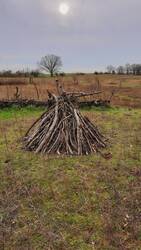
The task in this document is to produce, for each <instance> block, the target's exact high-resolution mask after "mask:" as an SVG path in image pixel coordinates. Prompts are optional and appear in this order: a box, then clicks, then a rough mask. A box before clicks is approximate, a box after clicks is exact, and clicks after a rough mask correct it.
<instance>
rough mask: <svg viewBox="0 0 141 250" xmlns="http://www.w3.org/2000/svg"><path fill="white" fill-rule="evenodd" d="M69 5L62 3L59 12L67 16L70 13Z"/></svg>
mask: <svg viewBox="0 0 141 250" xmlns="http://www.w3.org/2000/svg"><path fill="white" fill-rule="evenodd" d="M69 9H70V7H69V5H68V4H67V3H65V2H64V3H61V4H60V6H59V12H60V13H61V14H62V15H67V14H68V12H69Z"/></svg>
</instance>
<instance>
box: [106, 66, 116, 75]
mask: <svg viewBox="0 0 141 250" xmlns="http://www.w3.org/2000/svg"><path fill="white" fill-rule="evenodd" d="M107 72H108V73H109V74H112V73H114V72H115V67H114V66H112V65H108V66H107Z"/></svg>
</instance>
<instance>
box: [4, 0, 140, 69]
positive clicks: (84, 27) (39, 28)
mask: <svg viewBox="0 0 141 250" xmlns="http://www.w3.org/2000/svg"><path fill="white" fill-rule="evenodd" d="M61 2H67V3H68V4H69V5H70V12H69V14H68V15H67V16H62V15H61V14H60V13H59V11H58V8H59V4H60V3H61ZM140 12H141V0H66V1H65V0H64V1H63V0H62V1H61V0H52V1H50V0H0V70H2V69H4V68H7V69H8V68H9V69H17V68H20V69H21V68H23V67H30V68H32V67H33V68H35V67H36V63H37V62H38V61H39V60H40V58H41V57H42V56H44V55H46V54H48V53H54V54H56V55H60V56H61V57H62V60H63V65H64V70H66V71H94V70H95V69H105V67H106V65H108V64H113V65H119V64H125V63H127V62H130V63H134V62H136V63H141V52H140V46H141V45H140V44H141V14H140Z"/></svg>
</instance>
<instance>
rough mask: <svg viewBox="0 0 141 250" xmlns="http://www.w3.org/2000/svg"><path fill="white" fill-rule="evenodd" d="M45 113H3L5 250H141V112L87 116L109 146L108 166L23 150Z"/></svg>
mask: <svg viewBox="0 0 141 250" xmlns="http://www.w3.org/2000/svg"><path fill="white" fill-rule="evenodd" d="M43 111H44V110H43V109H36V108H24V109H21V110H17V109H16V108H13V109H8V110H7V109H6V110H2V111H0V118H1V130H0V176H1V177H0V178H1V181H0V190H1V197H2V207H3V209H1V214H0V220H1V222H2V223H1V230H0V231H1V232H2V231H3V234H2V238H1V239H2V240H1V247H3V249H6V250H9V249H12V250H16V249H17V250H19V249H39V250H40V249H44V250H46V249H55V250H58V249H59V250H63V249H67V250H68V249H69V250H73V249H74V250H75V249H76V250H79V249H82V250H85V249H86V250H89V249H92V250H93V249H96V250H119V249H125V250H126V249H128V250H132V249H136V250H140V249H141V247H140V246H141V225H140V214H141V199H140V197H141V190H140V187H141V184H140V183H141V153H140V148H141V139H140V138H141V132H140V131H141V123H140V120H141V109H128V108H125V109H124V108H110V109H100V108H92V109H85V110H84V109H83V110H82V112H83V114H85V115H87V116H89V118H90V119H91V120H92V121H93V122H94V123H95V124H96V125H97V126H98V127H99V129H100V130H101V131H102V133H103V134H104V135H105V136H106V137H108V138H109V141H110V143H109V146H108V148H107V152H111V153H112V156H113V157H112V159H110V160H106V159H104V158H102V157H101V156H100V155H91V156H84V157H57V156H50V157H47V156H42V155H35V154H33V153H29V152H25V151H24V150H22V148H21V147H22V144H21V142H20V141H19V139H20V138H21V137H22V136H23V135H24V133H25V131H26V129H27V128H28V127H29V126H30V124H31V123H32V122H33V120H34V119H35V118H36V117H38V116H39V115H40V114H41V113H42V112H43ZM11 113H12V115H11ZM13 113H14V114H16V119H15V118H14V117H15V115H13ZM30 116H32V118H30Z"/></svg>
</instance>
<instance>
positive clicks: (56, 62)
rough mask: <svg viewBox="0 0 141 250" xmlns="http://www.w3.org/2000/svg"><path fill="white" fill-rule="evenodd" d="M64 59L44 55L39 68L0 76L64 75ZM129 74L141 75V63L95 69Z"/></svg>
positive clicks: (0, 75) (5, 72)
mask: <svg viewBox="0 0 141 250" xmlns="http://www.w3.org/2000/svg"><path fill="white" fill-rule="evenodd" d="M62 65H63V64H62V59H61V57H59V56H56V55H53V54H48V55H46V56H43V57H42V58H41V60H40V62H38V69H37V70H32V71H30V70H26V71H25V70H23V71H19V70H18V71H17V72H15V73H13V72H12V71H11V70H7V71H2V72H0V77H38V76H39V75H40V74H41V72H42V73H43V74H44V73H49V74H50V76H51V77H53V76H54V75H56V76H57V75H62V76H64V75H65V73H64V72H62V73H59V72H60V69H61V67H62ZM103 73H105V74H120V75H122V74H127V75H141V64H129V63H127V64H126V65H124V66H121V65H120V66H118V67H114V66H113V65H108V66H107V68H106V72H98V71H95V72H94V74H103Z"/></svg>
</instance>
